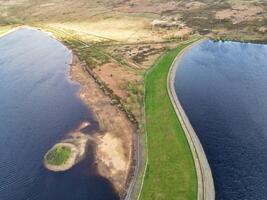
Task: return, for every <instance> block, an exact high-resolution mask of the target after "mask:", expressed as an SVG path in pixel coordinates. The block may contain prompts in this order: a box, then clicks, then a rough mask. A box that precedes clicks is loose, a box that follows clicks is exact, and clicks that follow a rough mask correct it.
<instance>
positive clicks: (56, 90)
mask: <svg viewBox="0 0 267 200" xmlns="http://www.w3.org/2000/svg"><path fill="white" fill-rule="evenodd" d="M70 62H71V54H70V52H69V50H68V49H67V48H66V47H64V46H63V45H62V44H61V43H59V42H58V41H56V40H54V39H51V38H50V37H48V36H47V35H46V34H44V33H42V32H40V31H36V30H30V29H20V30H18V31H16V32H13V33H11V34H9V35H7V36H5V37H2V38H0V200H63V199H64V200H75V199H77V200H89V199H90V200H91V199H92V200H93V199H94V200H97V199H105V200H106V199H118V197H117V195H116V194H115V193H114V191H113V189H112V186H111V184H110V182H109V181H108V180H106V179H104V178H102V177H99V176H96V175H92V173H90V172H89V171H90V169H89V166H90V164H91V162H92V156H91V157H90V156H89V157H88V159H86V160H85V161H83V162H82V163H81V164H79V165H78V166H76V167H74V168H73V169H72V170H70V171H67V172H64V173H52V172H49V171H47V170H46V169H45V168H44V167H43V164H42V161H43V156H44V154H45V153H46V152H47V150H48V149H49V148H50V147H51V146H53V145H54V144H55V143H56V142H58V141H59V140H60V139H62V138H64V136H65V135H66V133H67V132H69V131H70V130H71V129H74V128H75V127H77V126H78V125H79V123H81V121H83V120H89V121H91V122H92V123H93V122H94V119H93V118H92V115H91V113H90V111H89V110H88V109H87V108H86V107H85V106H84V104H83V103H82V102H81V101H80V100H79V99H78V98H77V97H76V93H77V92H78V89H79V86H78V85H77V84H74V83H72V82H70V81H69V80H68V78H67V76H66V75H67V73H68V70H69V65H68V64H69V63H70Z"/></svg>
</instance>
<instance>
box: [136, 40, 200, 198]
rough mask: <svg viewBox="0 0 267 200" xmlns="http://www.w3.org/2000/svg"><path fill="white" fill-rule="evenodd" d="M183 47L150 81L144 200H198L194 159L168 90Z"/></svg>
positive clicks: (155, 70) (170, 55) (157, 66)
mask: <svg viewBox="0 0 267 200" xmlns="http://www.w3.org/2000/svg"><path fill="white" fill-rule="evenodd" d="M188 45H189V43H187V44H181V45H180V46H178V47H177V48H175V49H172V50H170V51H169V52H167V53H166V54H165V55H164V56H163V57H161V58H160V59H159V60H158V61H157V62H156V63H155V65H154V67H153V68H152V71H150V72H149V73H148V75H147V77H146V82H145V84H146V86H145V87H146V94H145V111H146V131H147V140H148V166H147V171H146V176H145V180H144V185H143V189H142V192H141V199H142V200H147V199H151V200H152V199H153V200H157V199H162V200H171V199H176V200H194V199H196V198H197V178H196V172H195V167H194V162H193V157H192V154H191V151H190V148H189V145H188V143H187V140H186V137H185V135H184V132H183V129H182V127H181V125H180V123H179V120H178V118H177V116H176V113H175V111H174V108H173V106H172V103H171V101H170V98H169V95H168V90H167V77H168V72H169V69H170V66H171V64H172V62H173V60H174V59H175V57H176V55H177V54H178V53H179V52H180V51H181V50H182V49H183V48H185V47H186V46H188Z"/></svg>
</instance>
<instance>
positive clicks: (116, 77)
mask: <svg viewBox="0 0 267 200" xmlns="http://www.w3.org/2000/svg"><path fill="white" fill-rule="evenodd" d="M94 72H95V73H96V74H97V75H98V76H99V77H100V79H101V80H102V81H104V82H105V83H106V84H107V85H108V87H109V88H111V89H112V90H113V92H114V93H115V94H116V95H118V96H119V97H121V98H122V99H124V100H125V99H126V98H127V90H125V89H124V88H122V85H123V84H127V83H128V82H130V81H139V80H140V77H139V76H138V75H136V74H135V73H134V72H131V71H129V70H127V69H125V68H123V67H121V66H119V65H118V64H116V63H107V64H104V65H102V66H99V67H97V68H95V69H94Z"/></svg>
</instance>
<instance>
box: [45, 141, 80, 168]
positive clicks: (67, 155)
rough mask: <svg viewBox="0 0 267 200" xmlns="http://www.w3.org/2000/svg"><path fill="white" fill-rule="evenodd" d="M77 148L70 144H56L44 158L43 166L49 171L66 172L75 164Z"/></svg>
mask: <svg viewBox="0 0 267 200" xmlns="http://www.w3.org/2000/svg"><path fill="white" fill-rule="evenodd" d="M77 157H78V150H77V147H76V146H75V145H73V144H70V143H63V142H62V143H58V144H56V145H55V146H53V147H52V148H51V149H50V150H49V151H48V152H47V153H46V154H45V157H44V165H45V167H46V168H47V169H49V170H51V171H66V170H68V169H70V168H71V167H72V166H73V165H75V164H76V160H77Z"/></svg>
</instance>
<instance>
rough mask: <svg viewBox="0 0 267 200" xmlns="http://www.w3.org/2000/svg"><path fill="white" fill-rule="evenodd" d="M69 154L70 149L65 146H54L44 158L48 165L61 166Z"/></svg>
mask: <svg viewBox="0 0 267 200" xmlns="http://www.w3.org/2000/svg"><path fill="white" fill-rule="evenodd" d="M70 154H71V149H70V148H69V147H65V146H60V145H59V146H56V147H55V148H54V149H52V150H51V151H50V152H49V153H48V154H47V157H46V161H47V163H48V164H50V165H62V164H64V163H66V161H67V160H68V159H69V157H70Z"/></svg>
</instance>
